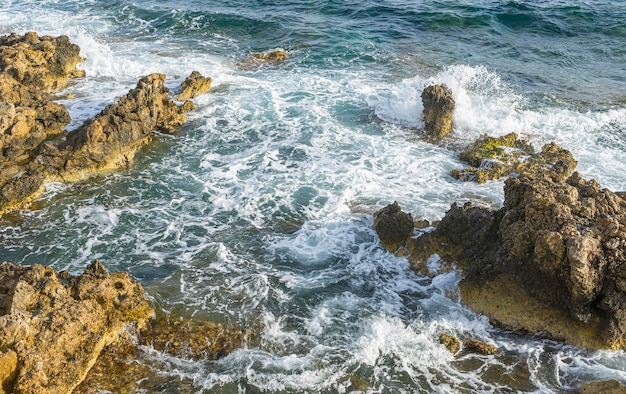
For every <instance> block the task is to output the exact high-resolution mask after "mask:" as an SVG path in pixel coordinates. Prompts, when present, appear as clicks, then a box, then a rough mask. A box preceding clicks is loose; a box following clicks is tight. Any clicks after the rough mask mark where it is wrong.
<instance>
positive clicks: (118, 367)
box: [76, 313, 254, 393]
mask: <svg viewBox="0 0 626 394" xmlns="http://www.w3.org/2000/svg"><path fill="white" fill-rule="evenodd" d="M250 340H254V333H253V332H252V331H251V330H246V329H242V328H237V327H232V328H230V327H226V326H224V325H222V324H218V323H213V322H209V321H200V320H189V319H185V318H180V317H179V318H176V317H173V316H170V317H169V318H168V317H166V316H165V315H164V314H163V313H158V314H157V317H156V318H155V319H153V320H151V321H150V323H149V324H147V325H146V327H145V328H144V329H143V330H141V331H140V332H137V333H135V335H131V336H129V337H128V338H125V339H124V340H122V341H121V342H119V343H115V344H113V345H111V346H108V347H107V348H105V349H104V351H103V353H102V355H101V356H100V358H98V361H97V362H96V364H95V365H94V367H93V368H92V369H91V370H90V372H89V374H88V375H87V377H86V378H85V380H84V381H83V382H82V383H81V384H80V386H78V387H77V389H76V391H77V392H79V393H83V392H85V393H87V392H89V393H90V392H96V391H98V390H108V391H111V392H133V393H134V392H137V391H149V392H152V391H156V390H158V389H159V387H161V390H162V388H163V386H164V385H166V384H167V383H168V380H170V381H171V378H169V377H168V376H162V375H160V374H159V373H158V371H157V370H155V369H158V368H159V367H162V368H166V366H159V365H156V364H155V361H154V360H153V361H152V362H151V363H150V364H148V363H147V362H146V360H144V359H142V357H143V356H144V352H143V350H142V346H150V347H152V348H154V349H155V350H158V351H161V352H164V353H166V354H168V355H169V356H174V357H180V358H186V359H192V360H217V359H220V358H222V357H224V356H226V355H228V354H230V353H231V352H232V351H233V350H235V349H237V348H241V347H243V346H244V345H245V344H246V343H248V341H250ZM157 364H158V362H157ZM171 390H172V391H176V392H192V391H194V390H193V381H187V380H183V381H180V382H177V383H176V387H173V388H172V389H171Z"/></svg>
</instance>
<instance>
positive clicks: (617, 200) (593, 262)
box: [378, 144, 626, 349]
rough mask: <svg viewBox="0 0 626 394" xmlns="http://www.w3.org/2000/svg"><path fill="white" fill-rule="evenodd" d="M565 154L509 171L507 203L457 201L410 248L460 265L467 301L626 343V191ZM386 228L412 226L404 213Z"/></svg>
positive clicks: (418, 260)
mask: <svg viewBox="0 0 626 394" xmlns="http://www.w3.org/2000/svg"><path fill="white" fill-rule="evenodd" d="M557 148H558V147H557V146H556V145H555V144H549V145H547V147H544V150H543V152H545V153H546V155H549V154H551V153H552V152H556V151H559V149H560V148H559V149H557ZM559 157H562V158H563V160H555V161H553V162H552V163H551V164H550V165H548V166H543V165H540V166H538V167H536V168H535V169H536V171H524V172H522V174H521V175H520V176H518V177H515V178H509V179H507V180H506V182H505V187H504V192H505V202H504V206H503V207H502V208H501V209H499V210H495V211H494V210H490V209H488V208H485V207H481V206H476V205H473V204H471V203H467V204H465V205H464V206H458V205H456V204H454V205H453V206H452V208H451V209H450V210H449V211H448V212H447V213H446V215H445V217H444V218H443V219H442V220H441V222H440V223H439V225H438V226H437V228H436V229H435V230H434V231H432V232H427V233H425V234H423V235H421V236H419V237H416V238H409V239H408V241H407V242H406V244H405V245H404V246H405V249H406V251H407V253H409V255H410V257H409V258H410V260H411V262H412V263H413V265H414V267H415V268H416V269H417V270H422V271H423V270H424V269H423V266H424V263H425V262H426V259H427V258H428V257H429V256H430V255H432V254H435V253H436V254H438V255H439V256H440V257H441V258H442V259H443V260H444V261H446V262H448V264H456V266H457V267H458V268H460V269H461V270H462V272H463V277H464V278H463V280H462V282H461V284H460V289H461V295H462V301H463V302H464V303H466V304H467V305H469V306H470V307H472V308H473V309H474V310H476V311H478V312H479V313H483V314H485V315H487V316H488V317H490V319H491V320H492V321H493V322H495V323H497V324H499V325H501V326H505V327H509V328H513V329H517V330H524V331H530V332H541V333H544V334H546V335H548V336H550V337H553V338H555V339H558V340H563V341H566V342H568V343H571V344H574V345H578V346H584V347H588V348H610V349H626V264H625V263H626V255H625V254H626V230H624V228H625V226H626V200H624V199H623V197H622V195H621V194H616V193H613V192H611V191H609V190H607V189H602V188H601V187H600V185H598V183H597V182H595V181H593V180H589V181H587V180H584V179H583V178H582V177H581V176H580V174H578V173H574V174H572V175H570V172H571V171H572V170H573V166H574V165H575V164H573V163H575V162H572V160H570V157H571V155H563V156H559ZM390 207H391V206H390ZM390 207H388V208H386V209H383V210H381V211H379V213H378V216H379V217H382V215H383V212H385V211H386V210H389V209H393V211H394V212H396V213H395V214H394V217H396V218H402V217H403V216H402V215H401V214H399V213H397V211H398V210H399V207H396V206H393V207H392V208H390ZM386 227H387V228H396V229H397V232H398V234H397V236H396V238H397V239H400V238H402V237H404V236H405V235H406V233H407V231H406V229H405V228H404V227H405V224H404V220H402V219H397V220H396V222H395V224H394V223H393V222H389V223H387V224H386ZM383 237H385V238H390V237H391V236H390V235H389V234H383ZM381 240H382V237H381ZM384 244H385V245H387V244H386V243H384ZM392 246H393V247H390V248H388V250H390V251H395V250H396V249H397V248H396V247H395V245H392Z"/></svg>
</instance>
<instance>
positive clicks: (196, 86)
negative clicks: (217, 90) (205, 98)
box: [176, 71, 212, 100]
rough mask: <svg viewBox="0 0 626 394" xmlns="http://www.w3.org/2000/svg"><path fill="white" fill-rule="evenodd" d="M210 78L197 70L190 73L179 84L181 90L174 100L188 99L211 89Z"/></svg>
mask: <svg viewBox="0 0 626 394" xmlns="http://www.w3.org/2000/svg"><path fill="white" fill-rule="evenodd" d="M211 82H212V79H211V78H210V77H205V76H203V75H202V74H200V73H199V72H198V71H192V73H191V74H190V75H189V76H188V77H187V78H186V79H185V80H184V81H183V83H182V84H181V88H182V92H181V93H180V94H179V95H178V96H176V100H188V99H192V98H194V97H196V96H200V95H201V94H205V93H208V92H209V90H211Z"/></svg>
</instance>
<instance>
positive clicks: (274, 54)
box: [252, 50, 288, 62]
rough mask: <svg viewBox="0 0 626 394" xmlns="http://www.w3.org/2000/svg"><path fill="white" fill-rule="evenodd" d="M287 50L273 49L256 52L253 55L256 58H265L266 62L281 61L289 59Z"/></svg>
mask: <svg viewBox="0 0 626 394" xmlns="http://www.w3.org/2000/svg"><path fill="white" fill-rule="evenodd" d="M287 56H288V55H287V52H285V51H282V50H276V51H271V52H268V53H255V54H254V55H252V57H254V58H255V59H259V60H263V61H266V62H280V61H283V60H286V59H287Z"/></svg>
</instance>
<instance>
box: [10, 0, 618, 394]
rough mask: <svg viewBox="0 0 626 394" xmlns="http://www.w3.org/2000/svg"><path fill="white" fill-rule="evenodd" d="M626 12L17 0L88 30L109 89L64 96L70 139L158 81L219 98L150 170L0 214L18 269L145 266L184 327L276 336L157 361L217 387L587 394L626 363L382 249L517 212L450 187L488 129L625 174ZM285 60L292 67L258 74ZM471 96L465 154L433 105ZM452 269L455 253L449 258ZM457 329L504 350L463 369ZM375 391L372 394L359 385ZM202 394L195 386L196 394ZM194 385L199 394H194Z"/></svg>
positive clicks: (496, 186)
mask: <svg viewBox="0 0 626 394" xmlns="http://www.w3.org/2000/svg"><path fill="white" fill-rule="evenodd" d="M625 5H626V4H624V3H623V2H622V1H608V0H599V1H594V2H579V1H571V0H547V1H542V2H529V1H478V2H476V1H459V2H444V1H437V0H420V1H407V0H391V1H386V2H376V1H372V0H364V1H339V0H329V1H320V0H305V1H293V0H292V1H282V2H274V1H265V0H255V1H243V0H222V1H201V0H193V1H181V0H176V1H156V0H151V1H141V2H140V1H129V0H116V1H103V0H86V1H85V0H81V1H75V0H67V1H56V0H39V1H30V0H21V1H12V0H6V1H4V2H3V3H2V4H0V34H9V33H10V32H16V33H20V34H23V33H24V32H27V31H36V32H38V33H39V34H50V35H61V34H66V35H68V36H69V37H70V39H71V41H72V42H74V43H77V44H78V45H80V47H81V55H82V56H84V57H85V59H86V60H85V61H84V62H83V63H82V64H81V65H80V66H79V67H80V68H82V69H84V70H85V71H86V74H87V77H86V78H84V79H81V80H77V81H75V82H72V84H71V85H70V86H69V87H68V88H67V89H66V90H65V91H64V93H71V94H72V95H73V96H74V98H72V99H67V100H62V101H61V102H62V103H63V104H65V105H66V106H67V107H68V109H69V111H70V113H71V116H72V119H73V121H72V123H71V124H70V125H69V126H68V129H73V128H75V127H77V126H78V125H80V124H81V123H82V122H83V121H84V120H86V119H88V118H89V117H92V116H94V115H95V114H97V113H98V112H99V111H100V110H101V109H102V108H103V107H104V106H105V105H107V104H109V103H112V102H114V101H116V100H117V98H119V97H120V96H122V95H123V94H125V93H126V92H127V91H128V90H129V89H131V88H132V87H134V86H135V85H136V83H137V80H138V79H139V78H141V77H142V76H144V75H147V74H149V73H153V72H162V73H165V74H166V75H167V77H168V80H167V86H168V87H170V88H171V89H172V90H173V91H176V89H177V86H179V85H180V83H181V82H182V81H183V80H184V78H185V77H186V76H187V75H189V73H190V72H191V71H193V70H198V71H200V72H201V73H202V74H204V75H208V76H211V77H212V78H213V89H212V92H211V93H209V94H207V95H204V96H201V97H198V98H197V99H195V101H196V103H197V105H198V110H197V111H196V112H193V113H190V114H189V121H188V123H186V124H185V125H184V126H183V127H181V128H180V130H179V131H178V132H176V133H175V134H174V135H161V134H157V135H156V138H155V141H154V142H153V143H152V144H151V145H149V146H147V147H145V148H143V149H142V150H141V151H140V152H139V154H138V155H137V158H136V160H135V162H134V163H133V165H132V166H131V167H130V168H128V169H123V170H121V171H118V172H115V173H110V174H104V175H101V176H98V177H95V178H92V179H89V180H85V181H83V182H78V183H73V184H58V183H51V184H48V185H47V191H46V193H45V194H44V195H43V196H42V197H41V198H40V199H39V200H38V201H36V203H35V208H36V209H33V210H25V211H19V212H16V213H12V214H9V215H5V217H4V218H3V219H2V220H1V221H0V239H1V246H0V258H1V259H2V260H9V261H13V262H15V263H22V264H34V263H42V264H48V265H51V266H53V267H54V268H56V269H59V270H63V269H64V270H69V271H70V272H72V273H80V272H82V270H83V269H84V267H85V266H86V265H87V264H88V263H89V262H90V261H92V260H94V259H100V260H102V261H103V262H104V263H105V264H106V266H107V267H108V269H109V270H112V271H115V270H126V271H129V272H130V273H131V275H132V276H133V277H135V278H137V279H138V280H139V281H140V282H141V283H142V285H143V286H144V287H145V288H146V291H147V293H148V295H149V297H150V298H151V299H153V300H154V301H155V302H157V303H158V304H159V305H161V306H162V308H163V309H164V310H166V311H177V313H179V314H182V315H185V316H189V317H196V318H202V319H211V320H215V321H219V322H223V323H226V324H229V325H239V326H243V327H255V330H257V331H258V332H257V336H258V340H257V341H256V343H254V344H251V345H250V346H248V347H246V348H244V349H240V350H236V351H235V352H233V353H232V354H230V355H229V356H227V357H225V358H223V359H221V360H218V361H199V362H194V361H189V360H186V359H182V358H181V359H179V358H175V357H171V356H167V355H164V354H161V353H158V352H154V351H152V350H151V349H150V348H149V347H148V348H145V349H144V353H145V354H144V356H143V361H142V362H144V363H146V364H149V365H150V366H151V367H152V368H153V370H156V371H157V372H158V373H159V374H160V375H161V376H165V377H166V380H168V379H169V381H170V382H171V384H168V385H166V386H164V387H162V388H161V390H162V392H176V391H177V390H179V389H180V388H177V387H179V386H177V382H180V381H181V379H184V380H185V381H186V382H191V387H192V388H191V391H195V392H206V393H209V392H247V393H255V392H285V393H300V392H312V393H313V392H327V393H334V392H337V393H345V392H350V391H353V390H355V391H356V390H361V391H368V392H382V393H412V392H440V393H456V392H465V393H473V392H493V393H503V392H540V393H549V392H567V391H571V390H575V389H576V388H577V387H579V386H580V385H581V384H583V383H587V382H591V381H595V380H608V379H617V380H619V381H621V382H622V383H626V355H625V354H624V353H623V352H610V351H599V352H589V351H585V350H582V349H578V348H574V347H570V346H565V345H563V344H560V343H557V342H553V341H548V340H544V339H541V338H539V337H534V336H531V335H522V334H519V333H514V332H510V331H506V330H502V329H498V328H496V327H493V326H492V325H490V324H489V322H488V320H487V319H486V318H485V317H484V316H481V315H478V314H476V313H474V312H472V311H471V310H469V309H467V308H466V307H464V306H463V305H462V303H460V302H459V294H458V287H457V285H458V282H459V280H460V274H459V273H458V272H452V273H447V274H441V275H438V276H435V277H434V278H432V279H430V278H427V277H422V276H420V275H418V274H416V273H413V272H412V271H411V270H410V269H409V266H408V262H407V261H406V259H404V258H398V257H395V256H393V255H391V254H389V253H387V252H385V251H384V250H383V248H382V247H381V246H380V244H379V242H378V240H377V237H376V235H375V233H374V232H373V230H372V228H371V226H372V221H373V218H372V213H373V212H375V211H376V210H377V209H380V208H381V207H384V206H385V205H387V204H389V203H391V202H393V201H394V200H395V201H398V202H399V204H400V205H401V206H402V207H403V209H404V210H405V211H408V212H411V213H412V214H413V216H414V217H415V218H416V219H427V220H430V221H434V220H438V219H440V218H441V217H442V216H443V215H444V214H445V212H446V210H447V209H448V208H449V207H450V205H451V204H452V203H453V202H464V201H478V202H479V203H481V204H483V205H486V206H489V207H493V208H497V207H499V206H501V204H502V202H503V190H502V188H503V182H502V181H493V182H488V183H486V184H482V185H478V184H474V183H463V182H460V181H456V180H454V179H452V178H451V177H450V176H449V172H450V170H452V169H456V168H461V167H463V163H461V162H460V161H459V160H458V158H457V157H458V151H457V149H458V147H459V146H462V145H463V144H467V143H469V142H471V141H472V140H474V139H475V138H476V137H478V136H479V135H481V134H483V133H488V134H490V135H503V134H506V133H509V132H516V133H518V134H520V135H522V136H524V137H525V138H528V139H530V141H531V142H532V143H533V144H534V145H535V147H536V148H539V147H540V146H541V145H542V144H544V143H547V142H551V141H556V142H557V143H558V144H560V145H562V146H563V147H565V148H567V149H568V150H570V151H571V152H572V153H573V154H574V157H575V158H576V159H577V160H578V162H579V164H578V168H577V170H578V171H580V172H581V173H582V174H583V176H584V177H586V178H594V179H596V180H597V181H598V182H600V184H602V185H603V186H604V187H608V188H609V189H611V190H625V189H626V178H625V177H624V173H625V172H626V159H624V157H625V156H624V155H625V153H626V8H625V7H624V6H625ZM274 49H282V50H285V51H287V52H288V54H289V58H288V59H287V60H286V61H285V62H282V63H279V64H265V65H261V66H260V67H253V68H251V67H248V66H247V65H246V64H247V63H246V59H249V57H250V56H251V55H252V54H254V53H257V52H267V51H270V50H274ZM432 83H445V84H446V85H448V86H449V87H450V88H451V89H452V91H453V96H454V98H455V100H456V103H457V109H456V113H455V116H454V124H455V126H454V132H453V136H452V138H451V140H450V141H451V142H448V143H446V144H444V145H433V144H430V143H428V142H426V141H425V140H424V139H423V138H421V134H420V128H421V127H422V126H423V122H422V119H421V111H422V104H421V98H420V94H421V91H422V89H423V88H424V87H425V86H427V85H429V84H432ZM431 263H432V266H433V267H434V266H436V263H437V261H436V259H434V258H433V261H431ZM442 332H447V333H451V334H453V335H456V336H460V337H465V336H471V337H475V338H478V339H480V340H482V341H485V342H487V343H489V344H493V345H495V346H497V347H498V348H499V349H500V353H499V354H498V355H492V356H477V355H465V356H462V357H460V358H455V357H454V356H453V355H452V354H450V353H449V352H448V351H447V350H446V349H445V348H444V347H443V346H442V345H440V344H439V340H438V337H439V335H440V334H441V333H442ZM355 382H360V383H359V384H356V383H355ZM180 390H182V389H180ZM186 390H189V388H188V387H187V388H186Z"/></svg>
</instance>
